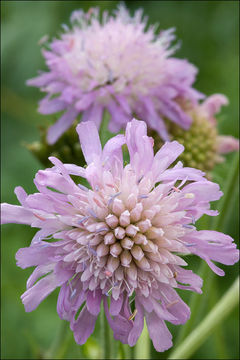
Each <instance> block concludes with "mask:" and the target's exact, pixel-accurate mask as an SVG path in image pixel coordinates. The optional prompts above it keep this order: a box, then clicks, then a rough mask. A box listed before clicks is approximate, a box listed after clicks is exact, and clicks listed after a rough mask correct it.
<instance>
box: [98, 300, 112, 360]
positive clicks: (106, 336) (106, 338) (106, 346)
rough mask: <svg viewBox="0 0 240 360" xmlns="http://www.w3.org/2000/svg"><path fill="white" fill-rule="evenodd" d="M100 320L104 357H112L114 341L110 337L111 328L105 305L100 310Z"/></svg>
mask: <svg viewBox="0 0 240 360" xmlns="http://www.w3.org/2000/svg"><path fill="white" fill-rule="evenodd" d="M100 322H101V346H102V358H103V359H111V358H112V357H111V353H112V343H111V340H113V339H110V328H109V324H108V321H107V318H106V316H105V312H104V309H103V306H102V308H101V312H100Z"/></svg>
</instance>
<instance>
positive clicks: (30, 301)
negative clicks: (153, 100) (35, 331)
mask: <svg viewBox="0 0 240 360" xmlns="http://www.w3.org/2000/svg"><path fill="white" fill-rule="evenodd" d="M77 132H78V134H79V138H80V143H81V146H82V151H83V154H84V157H85V159H86V162H87V167H86V168H82V167H79V166H76V165H72V164H63V163H61V162H60V161H59V160H58V159H56V158H54V157H50V160H51V162H52V163H53V165H54V166H53V167H52V168H48V169H46V170H40V171H38V172H37V174H36V177H35V180H34V182H35V185H36V187H37V189H38V191H39V192H37V193H35V194H32V195H27V194H26V193H25V191H24V190H23V189H22V188H21V187H17V188H16V189H15V193H16V195H17V197H18V200H19V201H20V202H21V204H22V205H21V206H16V205H10V204H6V203H4V204H2V223H11V222H15V223H20V224H28V225H31V226H32V227H37V228H40V230H39V231H38V232H37V233H36V235H35V236H34V238H33V240H32V244H31V245H30V246H29V247H26V248H22V249H20V250H19V251H18V252H17V254H16V259H17V264H18V266H20V267H22V268H27V267H29V266H36V269H35V270H34V271H33V273H32V275H31V276H30V278H29V279H28V281H27V290H26V292H25V293H24V294H23V295H22V297H21V298H22V301H23V304H24V306H25V309H26V311H32V310H34V309H35V308H36V307H37V306H38V305H39V303H40V302H41V301H42V300H43V299H44V298H45V297H46V296H48V295H49V294H50V293H51V292H52V291H53V290H54V289H55V288H56V287H59V286H60V287H61V289H60V293H59V296H58V303H57V311H58V314H59V316H60V318H61V319H65V320H68V321H69V322H70V327H71V329H72V331H73V332H74V336H75V340H76V342H77V343H78V344H83V343H85V341H86V340H87V338H88V337H89V336H90V335H91V333H92V332H93V330H94V326H95V322H96V319H97V316H98V314H99V312H100V304H101V302H102V301H103V304H104V309H105V314H106V317H107V319H108V322H109V324H110V326H111V328H112V330H113V333H114V337H115V339H116V340H120V341H121V342H122V343H125V344H129V345H130V346H133V345H134V344H135V343H136V341H137V339H138V338H139V336H140V334H141V332H142V329H143V324H144V317H145V318H146V322H147V326H148V330H149V335H150V337H151V339H152V341H153V344H154V347H155V348H156V350H157V351H164V350H166V349H168V348H169V347H171V346H172V336H171V333H170V332H169V330H168V328H167V326H166V325H165V320H166V321H170V322H171V323H173V324H176V325H177V324H183V323H185V322H186V321H187V320H188V318H189V316H190V309H189V307H188V306H187V305H186V304H185V303H184V302H183V301H182V299H181V298H180V297H179V295H178V294H177V292H176V291H175V288H176V289H177V288H179V289H187V290H191V291H196V292H199V293H201V286H202V280H201V278H200V277H199V276H198V275H195V274H194V273H193V272H192V271H191V270H185V269H184V268H183V267H182V266H186V265H187V263H186V262H185V260H183V258H182V257H181V255H186V254H189V253H192V254H196V255H198V256H199V257H201V258H202V259H204V260H205V261H206V262H207V263H208V265H209V266H210V268H211V269H212V270H213V271H214V272H215V273H217V274H218V275H220V276H222V275H224V272H223V270H221V269H220V268H219V267H218V266H216V265H215V263H214V262H215V261H216V262H220V263H223V264H226V265H232V264H234V263H235V262H237V261H238V258H239V251H238V250H237V249H236V245H235V244H234V243H233V239H232V238H231V237H230V236H228V235H225V234H222V233H219V232H216V231H208V230H205V231H197V230H196V228H195V226H194V224H195V221H197V220H198V219H199V218H200V217H201V216H202V215H203V214H207V215H210V216H216V215H217V214H218V213H217V211H215V210H210V205H209V202H210V201H215V200H218V199H219V198H220V197H221V196H222V192H221V191H220V190H219V186H218V185H217V184H215V183H212V182H210V181H207V180H206V179H205V178H204V173H202V172H201V171H200V170H196V169H193V168H184V167H183V166H182V164H181V162H178V163H177V164H176V165H175V166H173V167H171V168H169V166H170V165H171V164H172V163H173V162H175V160H176V159H177V157H178V156H179V155H180V154H181V153H182V151H183V150H184V147H183V146H182V145H181V144H179V143H178V142H176V141H173V142H170V143H166V144H165V145H164V146H163V147H162V148H161V149H160V150H159V151H158V152H157V153H156V155H155V156H154V153H153V139H152V138H150V137H148V136H147V127H146V124H145V123H144V122H142V121H137V120H132V121H131V122H129V123H128V124H127V127H126V134H125V136H124V135H117V136H115V137H113V138H112V139H110V140H109V141H108V142H107V143H106V145H105V146H104V149H103V150H102V147H101V143H100V140H99V135H98V131H97V128H96V126H95V124H94V123H93V122H83V123H81V124H79V125H78V126H77ZM125 143H126V145H127V147H128V151H129V155H130V163H129V164H128V165H126V166H125V167H123V156H122V149H121V147H122V145H123V144H125ZM71 175H75V176H79V177H82V178H85V179H86V180H87V182H88V184H89V187H85V186H83V185H81V184H78V185H77V184H76V183H75V182H74V181H73V180H72V178H71ZM51 239H55V240H57V241H54V242H52V241H49V240H51ZM213 261H214V262H213ZM184 284H185V285H184ZM108 298H109V300H110V308H109V306H108ZM81 307H82V309H81V311H80V313H79V315H78V316H76V315H77V314H78V312H79V309H80V308H81Z"/></svg>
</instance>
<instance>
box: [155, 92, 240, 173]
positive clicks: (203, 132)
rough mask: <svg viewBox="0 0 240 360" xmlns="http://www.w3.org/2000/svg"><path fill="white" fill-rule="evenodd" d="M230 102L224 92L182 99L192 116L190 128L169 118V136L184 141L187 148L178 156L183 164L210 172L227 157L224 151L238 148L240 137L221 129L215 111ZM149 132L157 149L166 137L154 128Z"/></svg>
mask: <svg viewBox="0 0 240 360" xmlns="http://www.w3.org/2000/svg"><path fill="white" fill-rule="evenodd" d="M227 104H228V99H227V97H226V96H224V95H222V94H214V95H211V96H209V97H208V98H206V99H205V100H204V101H203V102H201V103H200V102H199V103H197V104H191V103H183V104H182V105H181V106H182V108H183V109H184V111H185V112H186V113H187V114H188V115H189V116H190V117H191V118H192V124H191V126H190V128H189V129H188V130H184V129H182V128H181V127H180V126H178V125H176V124H172V123H170V122H168V132H169V134H170V138H171V139H174V140H177V141H178V142H179V143H181V144H182V145H184V148H185V151H184V152H183V153H182V154H181V155H180V157H179V160H181V161H183V164H184V166H190V167H196V168H198V169H200V170H203V171H207V172H209V171H211V170H212V169H213V168H214V165H215V164H217V163H220V162H222V161H224V157H223V156H222V155H223V154H226V153H229V152H232V151H238V150H239V139H236V138H234V137H233V136H229V135H219V133H218V129H217V120H216V114H217V113H218V112H219V111H220V109H221V107H222V106H223V105H227ZM150 135H152V136H153V137H154V141H155V151H157V150H158V149H159V148H160V147H161V146H162V145H163V141H162V140H161V139H160V137H159V136H158V134H157V133H156V132H154V131H150Z"/></svg>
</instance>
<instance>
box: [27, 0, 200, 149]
mask: <svg viewBox="0 0 240 360" xmlns="http://www.w3.org/2000/svg"><path fill="white" fill-rule="evenodd" d="M142 13H143V12H142V10H141V9H140V10H138V11H136V12H135V14H134V16H133V17H131V16H130V14H129V13H128V11H127V9H126V8H125V7H124V6H123V5H120V6H119V7H118V10H117V11H115V13H114V14H113V15H109V14H108V13H107V12H104V13H103V16H102V19H101V17H100V15H99V9H97V8H94V9H90V10H89V11H88V12H87V13H84V12H83V11H82V10H79V11H75V12H73V14H72V16H71V28H68V27H66V26H64V32H63V34H61V35H60V38H58V39H54V40H53V41H52V42H50V43H49V44H47V46H48V48H47V47H46V46H45V48H44V49H43V56H44V58H45V60H46V64H47V67H48V69H49V71H48V72H42V73H40V75H39V76H38V77H36V78H34V79H31V80H29V81H28V82H27V83H28V85H33V86H36V87H39V88H40V89H41V91H43V92H45V93H47V95H46V97H45V98H44V99H42V100H41V101H40V105H39V112H40V113H42V114H53V113H58V112H60V111H64V113H63V114H62V115H61V116H60V118H59V119H58V121H57V122H56V123H55V124H54V125H53V126H51V127H50V129H49V132H48V137H47V140H48V143H49V144H53V143H54V142H56V140H57V139H58V138H59V137H60V136H61V135H62V134H63V133H64V132H65V131H66V130H67V129H68V128H69V127H70V126H71V124H72V123H73V121H74V119H75V118H76V117H77V116H78V115H79V114H81V115H82V116H81V120H82V121H90V120H91V121H94V122H95V123H96V125H97V127H99V125H100V123H101V120H102V115H103V111H104V109H105V110H107V111H108V113H110V115H111V119H110V123H109V129H110V131H112V132H117V131H119V130H120V129H121V128H125V126H126V124H127V122H128V121H129V120H131V118H132V117H133V116H135V115H137V116H138V117H139V118H141V119H145V120H146V122H147V124H148V125H149V126H150V127H151V128H152V129H153V130H156V131H157V132H158V133H159V135H160V136H161V137H162V139H163V140H164V141H166V140H169V136H168V133H167V129H166V126H165V123H164V117H168V118H169V119H170V120H171V121H173V122H174V123H177V124H178V125H179V126H181V127H182V128H184V129H188V128H189V126H190V124H191V117H190V116H189V115H188V114H186V113H185V112H184V111H183V110H182V109H181V107H180V106H179V104H178V101H179V100H181V99H184V100H188V101H191V102H193V103H195V102H196V101H197V99H199V98H201V97H202V95H201V94H200V93H199V92H197V91H196V90H194V89H193V88H192V84H193V82H194V80H195V76H196V73H197V69H196V68H195V67H194V66H193V65H191V64H190V63H189V62H188V61H187V60H181V59H177V58H174V57H172V55H173V53H174V51H175V49H176V46H172V45H171V42H172V41H173V40H174V39H175V36H174V34H173V30H174V29H169V30H167V31H161V32H160V33H159V34H158V35H155V30H156V28H157V26H151V27H147V18H146V17H144V18H143V16H142Z"/></svg>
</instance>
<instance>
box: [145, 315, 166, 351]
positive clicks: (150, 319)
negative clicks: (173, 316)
mask: <svg viewBox="0 0 240 360" xmlns="http://www.w3.org/2000/svg"><path fill="white" fill-rule="evenodd" d="M146 322H147V327H148V332H149V336H150V338H151V339H152V342H153V345H154V347H155V349H156V350H157V351H165V350H167V349H169V348H170V347H171V346H172V335H171V333H170V331H169V330H168V328H167V326H166V325H165V323H164V321H163V320H159V318H158V317H157V316H156V315H155V313H154V312H151V313H150V314H148V313H146Z"/></svg>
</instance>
